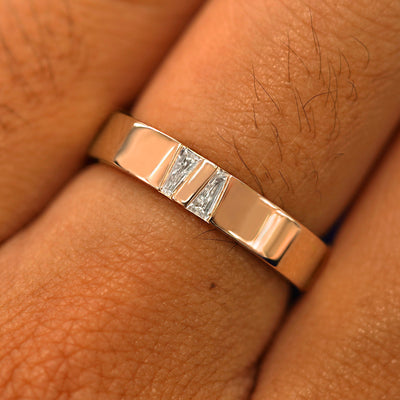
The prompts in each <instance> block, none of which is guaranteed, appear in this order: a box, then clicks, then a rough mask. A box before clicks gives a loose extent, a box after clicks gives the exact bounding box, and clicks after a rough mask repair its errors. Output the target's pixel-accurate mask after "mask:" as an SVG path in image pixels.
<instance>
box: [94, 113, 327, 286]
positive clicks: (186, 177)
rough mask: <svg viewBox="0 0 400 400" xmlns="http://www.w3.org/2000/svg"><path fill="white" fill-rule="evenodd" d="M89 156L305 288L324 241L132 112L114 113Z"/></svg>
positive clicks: (320, 255) (324, 250)
mask: <svg viewBox="0 0 400 400" xmlns="http://www.w3.org/2000/svg"><path fill="white" fill-rule="evenodd" d="M90 155H91V156H92V157H94V158H97V159H98V160H100V161H102V162H105V163H107V164H109V165H112V166H114V167H117V168H119V169H121V170H123V171H124V172H126V173H128V174H130V175H133V176H135V177H136V178H139V179H140V180H142V181H144V182H146V183H147V184H149V185H151V186H152V187H154V188H155V189H157V190H159V191H160V192H162V193H163V194H165V195H167V196H168V197H170V198H171V199H173V200H175V201H177V202H178V203H179V204H181V205H183V206H184V207H186V208H187V209H188V210H189V211H192V212H193V213H195V214H196V215H197V216H199V217H200V218H203V219H204V220H205V221H206V222H209V223H212V224H214V225H215V226H216V227H218V228H219V229H221V230H222V231H223V232H225V233H226V234H227V235H229V236H231V237H232V238H233V239H235V240H236V241H237V242H238V243H240V244H241V245H242V246H244V247H246V248H247V249H248V250H250V251H251V252H252V253H254V254H255V255H257V256H258V257H259V258H261V259H262V260H263V261H264V262H266V264H268V265H269V266H270V267H271V268H273V269H275V270H276V271H278V272H279V273H280V274H281V275H283V276H284V277H285V278H286V279H287V280H289V281H290V282H291V283H293V284H294V285H295V286H297V287H298V288H299V289H300V290H304V289H305V288H306V286H307V284H308V283H309V281H310V279H311V277H312V275H313V273H314V271H315V270H316V268H317V266H318V265H319V264H320V263H321V261H322V259H323V257H324V255H325V253H326V250H327V247H326V245H325V244H324V243H323V242H322V241H321V240H320V239H319V238H318V237H317V236H315V235H314V234H313V233H311V232H310V231H309V230H308V229H307V228H305V227H304V226H303V225H301V224H300V223H299V222H297V221H295V220H294V219H293V218H291V217H290V216H289V215H288V214H287V213H285V212H284V211H283V210H281V209H280V208H279V207H277V206H276V205H275V204H273V203H271V202H269V201H268V200H267V199H265V198H264V197H263V196H261V195H260V194H259V193H257V192H256V191H254V190H253V189H251V188H250V187H249V186H247V185H246V184H244V183H243V182H241V181H240V180H239V179H237V178H235V177H233V176H231V175H230V174H228V173H226V172H225V171H223V170H221V169H220V168H218V167H217V166H216V165H215V164H213V163H212V162H210V161H208V160H206V159H204V158H203V157H201V156H200V155H198V154H196V153H194V152H193V151H191V150H190V149H187V148H185V146H183V145H182V144H181V143H179V142H178V141H177V140H175V139H173V138H171V137H169V136H168V135H166V134H164V133H163V132H160V131H158V130H156V129H154V128H152V127H149V126H147V125H145V124H143V123H141V122H139V121H136V120H135V119H134V118H132V117H130V116H127V115H124V114H121V113H117V114H114V115H113V116H112V117H111V118H110V120H109V121H108V123H107V124H106V125H105V127H104V128H103V130H102V132H101V133H100V135H99V136H98V138H97V139H96V140H95V142H94V143H93V145H92V147H91V149H90ZM183 157H186V159H185V164H183V163H182V162H181V158H183ZM187 165H189V167H187ZM183 166H184V167H183ZM178 167H179V168H178ZM173 168H175V170H174V173H171V170H172V169H173ZM184 168H186V170H185V169H184ZM177 176H178V178H176V177H177ZM174 179H175V181H174ZM177 179H180V180H179V181H176V180H177ZM167 181H168V191H167V190H166V189H165V188H166V182H167ZM171 185H172V187H173V189H172V191H171V190H170V188H171ZM174 185H175V186H174ZM213 196H214V197H213Z"/></svg>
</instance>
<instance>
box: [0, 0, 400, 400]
mask: <svg viewBox="0 0 400 400" xmlns="http://www.w3.org/2000/svg"><path fill="white" fill-rule="evenodd" d="M189 3H190V4H189ZM26 4H29V3H28V2H22V1H20V2H17V1H13V2H12V1H11V0H7V1H5V2H3V3H1V6H0V7H1V8H4V10H3V9H2V10H1V12H0V16H1V17H0V18H1V20H2V21H3V22H2V23H3V24H13V23H14V24H15V8H18V10H19V18H21V19H22V20H23V21H26V23H25V24H24V25H23V26H27V28H26V29H30V27H31V29H33V30H35V29H38V26H37V19H35V18H36V16H35V15H36V14H32V10H28V9H27V8H26V7H27V6H26ZM32 4H35V5H36V7H40V5H41V4H44V3H43V2H39V1H38V0H37V1H36V2H35V1H32ZM55 4H57V6H55ZM59 4H61V2H59V3H55V2H51V3H50V2H49V3H48V5H47V7H46V8H45V9H44V8H43V10H42V11H43V12H42V13H41V14H40V15H41V17H40V18H41V20H42V22H41V24H40V26H41V27H42V28H41V29H43V32H49V31H51V29H50V28H49V26H51V27H52V29H60V32H61V30H62V29H63V28H62V23H61V22H60V23H58V22H59V21H62V19H63V18H64V21H65V18H66V17H65V15H66V14H65V12H61V11H62V10H61V6H60V5H59ZM63 4H64V5H65V4H67V5H69V12H70V14H68V15H70V17H69V19H67V21H69V25H68V24H67V26H71V21H73V24H72V26H73V27H74V29H75V30H76V31H74V32H80V33H79V35H80V36H79V37H80V38H82V40H79V41H78V42H79V43H83V44H82V47H79V48H77V47H76V46H77V41H73V40H72V39H71V34H67V33H65V32H64V31H63V33H60V35H59V36H58V40H59V45H57V46H54V43H53V42H51V41H50V42H49V43H47V45H46V46H44V44H43V43H44V42H43V41H41V39H38V37H37V38H36V39H37V40H36V41H34V43H35V46H33V47H27V46H28V45H27V44H26V43H27V40H26V38H25V39H24V35H23V34H22V33H21V32H19V34H18V35H19V36H20V39H19V40H17V39H16V38H14V37H10V35H17V33H15V32H18V31H15V30H14V31H12V30H3V31H2V34H3V37H4V38H5V39H7V40H6V41H5V43H8V45H7V46H6V49H9V50H10V52H9V53H11V54H18V55H19V57H22V56H23V54H25V53H29V52H30V51H31V52H33V49H36V48H37V49H39V50H37V51H38V52H39V53H37V57H38V60H39V61H40V63H39V61H38V63H39V64H36V65H37V68H36V69H35V68H33V67H32V68H31V67H29V65H30V64H29V63H21V62H19V63H16V62H14V64H11V62H12V60H11V59H7V57H5V58H3V59H2V61H1V65H0V81H1V82H2V87H5V89H4V90H3V92H2V96H3V97H2V104H4V106H3V107H1V108H0V109H1V110H2V113H3V111H4V115H3V118H2V121H4V123H3V124H2V125H1V133H0V135H1V136H0V138H1V142H0V144H1V149H2V151H1V153H0V157H1V158H0V163H1V169H2V171H3V173H2V175H1V180H2V181H1V185H0V188H1V189H0V190H1V191H2V193H1V194H2V196H0V198H1V202H2V203H1V204H2V206H1V207H0V218H1V220H2V221H4V222H2V224H1V227H2V228H1V229H2V233H1V235H2V239H3V240H4V239H6V238H8V240H7V241H5V242H4V243H3V245H2V247H1V249H0V304H1V313H0V394H1V395H0V397H1V398H4V399H17V398H24V399H45V400H47V399H65V398H70V399H107V400H108V399H121V398H125V399H131V398H132V399H229V400H230V399H248V398H252V399H256V400H258V399H265V398H268V399H269V398H271V399H285V400H286V399H299V398H300V399H359V398H360V399H364V398H365V399H383V398H385V397H384V395H386V396H387V397H386V398H389V399H394V398H396V397H399V396H400V385H399V383H398V380H397V379H396V376H398V375H399V374H400V360H399V357H400V349H399V347H398V343H399V340H398V333H397V332H398V331H399V324H400V322H399V320H400V316H399V313H398V310H399V305H400V304H399V303H400V293H399V289H398V287H399V285H398V282H399V274H398V267H399V260H398V258H399V257H398V254H396V251H397V250H396V251H394V250H393V249H397V247H396V246H397V243H398V226H399V223H400V221H398V219H399V218H398V215H399V213H398V210H399V207H398V204H399V196H400V193H399V188H398V187H397V186H398V185H397V182H398V181H399V178H400V177H399V168H398V159H399V154H398V153H399V144H398V143H395V142H391V144H390V146H389V147H391V148H393V149H391V151H390V154H389V155H387V156H385V158H384V161H383V162H382V165H381V166H380V167H379V170H378V172H376V173H375V174H374V178H373V180H372V182H371V183H369V184H368V187H367V189H366V191H365V190H364V191H362V192H361V193H359V187H360V184H361V182H362V181H363V180H364V179H365V178H367V177H369V176H370V174H369V172H370V170H371V167H372V166H373V165H374V161H375V160H376V159H377V157H378V156H379V155H380V154H381V153H382V151H383V148H384V145H385V143H387V142H388V140H389V138H390V135H391V133H392V132H393V129H394V127H395V126H396V123H397V122H398V118H399V109H400V96H399V93H400V60H399V56H398V53H399V40H398V37H399V34H400V5H399V3H398V2H397V1H390V0H384V1H379V2H373V3H372V2H371V1H367V0H357V1H344V0H341V1H335V2H327V1H321V0H318V1H317V0H315V1H314V0H310V1H308V2H305V1H297V0H295V1H286V0H254V1H252V2H249V1H244V0H212V1H209V2H208V3H207V5H206V6H204V8H203V9H202V10H201V11H200V12H199V13H198V14H197V16H196V18H195V19H193V20H192V21H191V22H189V18H190V15H192V13H193V12H194V11H195V9H196V7H198V6H199V1H198V2H195V1H193V2H190V1H185V2H184V4H185V6H184V7H183V2H179V1H168V2H162V1H151V2H146V1H133V0H131V1H128V0H126V1H122V0H121V1H111V0H102V1H101V2H99V1H98V2H96V4H95V2H92V1H89V0H74V1H72V0H71V1H70V2H69V3H67V2H65V3H63ZM10 5H12V6H13V7H14V8H13V7H9V6H10ZM57 7H60V8H57ZM103 7H104V8H103ZM56 8H57V10H56ZM141 13H142V14H141ZM377 16H379V18H377ZM132 18H134V19H135V18H136V19H137V21H136V22H137V23H138V24H139V25H140V24H142V25H140V26H138V25H137V24H135V23H134V22H132ZM12 21H14V22H12ZM178 21H179V24H178ZM35 24H36V25H35ZM49 24H50V25H49ZM154 24H156V26H157V28H154ZM185 24H188V25H187V28H186V30H185V33H184V34H183V35H182V36H181V37H180V38H179V40H177V41H176V42H175V43H176V44H175V46H174V48H173V50H171V51H170V52H169V54H168V57H167V59H166V61H165V62H163V63H162V64H161V65H160V66H159V69H158V71H157V73H156V74H155V75H154V76H153V77H152V79H151V80H150V81H149V82H148V84H147V85H146V88H145V89H144V91H143V93H142V95H141V96H140V98H139V99H138V101H137V102H136V104H135V106H134V114H135V116H136V117H137V118H139V119H142V120H144V121H145V122H148V123H149V124H152V125H154V126H156V127H158V128H160V129H163V130H165V131H167V132H168V133H170V134H171V135H173V136H175V137H176V138H177V139H179V140H181V141H182V142H184V143H185V144H187V145H189V146H191V147H192V148H194V149H195V150H197V151H198V152H199V153H201V154H203V155H204V156H206V157H208V158H210V159H211V160H213V161H215V162H216V163H218V164H220V165H221V166H222V167H224V168H225V169H227V170H228V171H230V172H231V173H233V174H235V175H236V176H238V177H239V178H241V179H242V180H243V181H245V182H246V183H248V184H249V185H250V186H252V187H253V188H255V189H256V190H258V191H260V192H263V193H264V194H265V195H266V197H268V198H269V199H271V200H273V201H275V202H276V203H277V204H279V205H280V206H282V207H284V208H285V210H287V211H288V212H290V213H291V214H292V215H293V216H294V217H296V218H298V219H299V220H300V221H301V222H303V223H305V224H306V225H307V226H308V227H309V228H311V229H312V230H314V231H315V232H316V233H318V234H322V233H324V232H326V231H327V230H328V229H329V227H330V226H331V225H332V223H333V222H334V221H335V220H336V219H337V218H338V217H339V216H340V214H341V213H342V212H343V211H344V210H345V209H346V207H347V206H348V205H349V204H350V202H351V201H352V199H353V198H354V196H355V195H356V194H359V195H358V198H357V201H356V203H355V205H354V207H353V208H352V209H351V211H350V213H349V215H348V216H347V217H346V222H345V224H344V226H343V228H342V229H341V232H340V235H339V238H338V240H337V243H335V244H334V246H333V249H332V257H331V259H330V261H329V262H328V264H327V265H326V267H325V269H324V271H323V272H322V274H321V275H320V276H319V278H318V279H317V281H316V282H315V284H314V286H313V287H312V288H311V290H310V292H309V293H308V294H307V295H305V296H304V297H303V298H302V299H301V301H300V302H299V304H297V305H296V306H295V307H294V309H293V310H291V311H290V310H289V309H288V307H287V306H288V302H289V298H290V291H291V289H290V287H289V285H288V284H287V283H286V282H284V281H283V280H282V279H281V278H280V277H279V276H278V275H277V274H274V273H272V272H271V271H269V270H266V269H265V268H264V267H263V265H262V263H261V262H260V261H259V260H257V259H255V258H254V257H253V256H251V255H250V254H249V253H247V252H246V251H245V250H243V249H241V248H239V247H237V246H233V243H232V242H231V241H229V240H227V239H226V237H224V236H223V235H222V234H220V233H218V232H215V231H212V230H211V231H210V226H208V225H206V224H204V223H203V222H202V221H200V220H198V219H196V218H195V217H194V216H192V215H190V214H189V213H186V212H185V211H184V210H182V209H181V208H180V207H179V206H177V205H174V204H171V202H169V201H168V200H167V199H165V198H163V197H162V196H160V195H159V194H158V193H156V192H155V191H153V190H152V189H151V188H149V187H147V186H145V185H144V184H142V183H140V182H138V181H135V180H133V179H132V178H129V177H127V176H125V175H123V174H121V173H119V172H117V171H115V170H112V169H111V168H110V167H107V166H103V165H94V166H91V167H89V168H84V169H82V170H79V172H77V173H76V174H75V175H74V176H73V178H72V179H71V181H70V182H69V183H68V184H67V185H65V180H66V179H67V178H68V177H70V176H71V174H72V173H73V171H74V170H77V169H78V168H79V165H80V164H79V162H80V160H81V159H82V157H83V154H84V153H85V150H86V146H87V144H88V143H89V142H90V140H91V139H92V137H93V136H94V134H95V133H96V128H97V127H98V125H99V124H100V123H101V121H103V120H104V119H105V118H106V116H107V114H108V112H109V111H110V110H111V109H112V108H114V107H116V106H117V105H118V104H122V103H124V102H126V101H128V100H129V98H134V97H135V95H136V94H137V93H138V90H139V88H141V87H142V86H143V85H144V84H145V82H146V80H147V79H148V77H149V75H150V73H151V71H153V70H154V69H155V68H156V66H157V64H158V63H159V61H160V58H161V57H162V55H163V54H165V52H166V51H167V49H168V48H169V47H170V46H171V45H172V42H173V40H174V38H175V37H176V36H177V34H178V31H179V30H180V29H182V27H183V26H184V25H185ZM34 26H36V28H34ZM46 27H47V28H46ZM178 27H179V29H178ZM153 28H154V31H153ZM67 32H69V31H68V30H67ZM45 36H46V35H45ZM31 37H32V38H35V36H34V35H33V34H32V35H30V36H29V38H31ZM160 38H161V39H160ZM160 40H161V42H162V43H160V42H159V41H160ZM0 43H1V42H0ZM29 43H31V42H29ZM86 43H87V44H86ZM94 44H95V45H96V46H99V47H98V48H96V49H97V51H94V49H93V46H92V45H94ZM31 46H32V43H31ZM41 46H42V47H41ZM3 48H4V40H3ZM68 48H71V51H72V53H73V54H77V55H76V57H78V55H79V57H81V58H82V59H83V60H85V61H84V62H82V64H81V65H79V68H78V67H77V65H78V64H77V63H75V62H71V58H70V57H69V56H68V57H67V56H65V55H61V53H60V52H61V50H60V49H68ZM79 49H80V50H79ZM35 54H36V53H35ZM63 54H64V53H63ZM137 54H141V56H140V57H138V56H137ZM46 57H49V58H47V59H50V60H53V58H54V59H55V60H56V64H55V66H54V68H55V69H54V71H57V73H55V75H54V76H55V77H56V78H55V79H56V83H57V85H56V86H57V88H62V89H61V94H59V95H58V94H57V93H58V92H56V91H55V90H56V89H55V88H54V87H53V86H52V85H53V84H50V83H48V82H51V75H45V73H47V74H51V72H49V71H50V70H49V69H48V68H49V64H46V62H45V61H42V60H45V59H46ZM32 63H33V62H32ZM42 64H43V65H42ZM40 65H42V67H41V68H42V69H43V71H44V72H43V75H40V74H42V72H40V71H41V69H40V68H39V66H40ZM10 74H11V75H10ZM12 74H14V75H12ZM12 76H14V78H13V79H11V78H12ZM38 77H40V79H39V78H38ZM22 78H23V80H24V81H25V82H31V80H32V81H33V83H32V85H28V86H27V85H24V84H22V82H23V81H21V79H22ZM28 89H30V90H32V91H33V92H34V93H36V96H37V98H38V100H37V101H33V100H30V99H31V97H30V96H28V93H26V90H28ZM57 99H60V102H61V103H59V104H57V102H56V100H57ZM7 107H8V108H7ZM19 115H22V116H23V118H24V119H26V120H28V121H29V122H28V123H29V124H32V125H30V126H31V128H30V129H26V125H25V124H23V123H22V121H23V120H21V119H20V118H19ZM58 128H59V129H58ZM17 145H18V147H17ZM3 149H4V151H3ZM24 163H27V165H26V166H24V167H21V166H23V165H25V164H24ZM62 186H64V188H63V189H62V190H61V191H58V194H57V196H56V198H55V199H53V200H52V201H51V202H49V203H48V204H47V205H46V207H45V209H44V210H43V212H42V213H41V214H40V215H39V216H38V217H37V218H35V219H32V216H33V215H35V214H36V213H37V212H38V210H40V209H42V208H43V207H44V205H45V203H46V202H48V201H49V198H50V197H51V195H52V194H54V193H55V192H57V190H58V189H59V188H60V187H62ZM27 222H30V223H29V225H26V226H25V227H23V225H24V224H26V223H27ZM18 229H20V230H19V231H18V233H15V232H16V230H18ZM13 233H14V235H13ZM288 314H290V316H289V317H288V319H287V322H286V323H285V324H284V326H283V327H281V321H282V320H283V318H284V317H285V316H286V315H288ZM278 328H281V329H279V330H278ZM274 334H275V335H276V336H275V338H276V339H275V340H274V341H273V342H272V343H271V339H272V337H273V335H274ZM266 348H267V349H268V351H267V352H266V354H264V353H265V349H266ZM261 365H262V368H261V369H260V366H261Z"/></svg>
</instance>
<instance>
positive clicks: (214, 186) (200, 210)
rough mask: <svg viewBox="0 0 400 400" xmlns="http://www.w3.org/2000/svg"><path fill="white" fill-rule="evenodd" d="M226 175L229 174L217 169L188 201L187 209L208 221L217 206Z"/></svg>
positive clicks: (226, 178)
mask: <svg viewBox="0 0 400 400" xmlns="http://www.w3.org/2000/svg"><path fill="white" fill-rule="evenodd" d="M228 177H229V174H227V173H226V172H225V171H223V170H222V169H218V170H217V172H216V173H215V174H214V175H213V176H212V177H211V178H210V180H209V181H208V182H207V184H206V185H205V186H204V188H203V189H202V190H201V191H200V192H199V193H198V194H197V196H196V197H195V198H194V199H193V200H192V201H191V202H190V203H189V205H188V206H187V209H188V210H189V211H191V212H192V213H193V214H195V215H197V216H198V217H200V218H201V219H203V220H204V221H206V222H208V221H209V220H210V218H211V216H212V214H213V212H214V209H215V207H216V206H217V202H218V200H219V199H220V197H221V194H222V191H223V190H224V188H225V184H226V182H227V180H228Z"/></svg>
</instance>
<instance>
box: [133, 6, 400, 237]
mask: <svg viewBox="0 0 400 400" xmlns="http://www.w3.org/2000/svg"><path fill="white" fill-rule="evenodd" d="M277 3H279V4H277ZM364 3H365V4H369V3H368V2H365V1H363V0H359V1H356V2H354V3H352V4H349V3H348V2H346V1H342V2H341V3H340V4H338V8H337V9H335V10H334V9H332V8H331V7H330V6H329V4H327V3H324V2H322V3H321V2H318V1H313V2H311V3H310V5H309V6H306V5H305V4H304V2H302V1H295V2H293V1H290V2H289V1H283V2H276V1H267V2H263V1H259V2H256V4H254V2H252V3H249V2H245V1H239V2H232V1H228V0H225V1H224V0H222V1H217V2H216V3H215V5H214V10H216V11H214V10H213V11H210V12H209V15H208V18H207V19H204V20H203V22H202V23H199V24H198V27H197V28H195V29H193V30H192V32H191V34H190V35H186V40H183V41H182V42H181V44H180V46H179V47H178V48H177V49H176V51H175V53H174V54H173V55H172V56H171V57H170V58H169V60H168V62H167V63H166V64H165V65H164V67H163V69H162V70H161V71H160V72H159V74H158V75H157V77H156V79H153V81H152V84H151V85H150V87H149V88H148V89H147V90H146V92H145V94H144V97H143V98H142V100H141V102H140V104H139V105H138V107H137V108H136V109H135V110H134V115H135V116H136V117H137V118H138V119H141V120H144V121H151V123H152V124H153V125H155V126H158V127H159V128H160V129H161V130H163V129H164V130H165V131H167V132H173V134H174V135H175V137H177V139H179V140H181V141H182V142H183V143H186V144H188V145H189V146H192V147H193V148H195V149H199V150H201V151H202V152H203V154H205V155H206V156H208V157H209V158H210V159H211V160H214V161H216V162H218V163H219V164H220V165H221V166H222V167H225V168H226V169H227V170H228V171H229V170H230V171H233V172H234V173H235V174H236V175H237V176H238V177H239V178H241V179H242V180H244V181H246V182H247V183H249V184H250V185H251V186H252V187H253V188H254V189H255V190H257V191H259V192H264V193H265V195H266V197H267V198H269V199H270V200H271V201H273V202H276V203H278V204H279V205H281V206H282V207H283V208H284V209H285V210H287V211H289V212H291V213H292V214H293V215H294V216H295V217H298V218H300V219H301V220H302V221H303V222H304V223H305V225H306V226H308V227H310V228H312V229H314V230H316V231H317V232H320V233H321V232H323V231H325V230H326V229H327V228H328V227H329V226H330V225H331V224H332V222H333V221H334V220H335V219H336V218H337V216H338V214H339V213H340V212H341V211H342V210H343V208H344V207H345V205H346V204H347V202H348V201H349V198H350V197H351V196H352V195H353V194H354V192H355V191H356V190H357V187H358V185H359V183H360V181H362V179H363V177H364V176H365V173H366V171H367V170H368V169H369V167H370V166H371V163H372V162H373V160H374V159H375V157H376V155H377V154H378V153H379V149H380V148H381V147H382V144H383V143H384V142H385V140H386V139H387V137H388V135H389V133H390V132H391V131H392V129H393V128H394V126H395V124H396V121H397V120H398V118H399V109H400V97H399V96H392V95H391V94H392V93H399V92H400V82H399V81H400V80H399V75H400V74H399V71H400V69H399V58H398V57H397V55H396V54H397V50H398V49H399V46H398V40H397V38H398V30H399V23H398V21H399V19H398V18H397V17H398V16H399V15H400V11H399V6H398V4H397V3H396V4H394V3H393V2H391V3H390V4H389V3H388V4H386V3H385V5H383V4H382V7H383V8H382V10H381V9H379V11H378V13H379V15H380V18H379V20H378V21H377V22H376V23H375V24H371V23H370V18H372V17H371V12H372V9H371V8H370V7H364V5H365V4H364ZM379 7H380V6H379ZM221 15H225V18H224V21H225V22H224V23H220V21H221ZM244 16H245V17H244ZM243 23H245V24H246V28H247V29H246V30H244V31H242V29H237V27H238V26H239V25H240V26H243ZM205 31H207V32H210V33H209V35H207V36H206V35H205V33H204V32H205ZM216 38H218V39H217V40H216ZM171 99H179V101H176V100H175V101H171ZM171 115H172V116H175V117H174V118H171Z"/></svg>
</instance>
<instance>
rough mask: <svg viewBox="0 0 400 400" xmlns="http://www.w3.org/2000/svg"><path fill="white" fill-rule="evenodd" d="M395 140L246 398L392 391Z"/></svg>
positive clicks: (365, 395) (398, 301)
mask: <svg viewBox="0 0 400 400" xmlns="http://www.w3.org/2000/svg"><path fill="white" fill-rule="evenodd" d="M399 157H400V140H399V138H397V140H396V143H394V144H393V148H392V149H391V151H390V154H389V155H388V157H387V159H386V160H385V162H384V163H383V165H382V166H381V168H380V169H379V171H378V173H377V174H376V175H375V177H374V179H373V181H372V182H371V183H370V184H369V185H368V188H367V189H366V191H365V192H364V193H363V194H362V196H361V198H360V200H359V201H358V203H357V204H356V207H355V209H354V210H353V211H352V212H351V214H350V215H349V218H348V221H347V222H346V224H345V225H344V226H343V228H342V230H341V233H340V235H339V238H338V240H337V243H336V244H335V247H334V250H333V253H332V257H331V259H330V261H329V263H328V265H327V266H326V268H325V269H324V271H323V273H322V274H321V276H320V278H319V280H318V284H316V285H315V287H314V288H313V289H312V291H310V293H309V294H308V295H307V296H306V297H305V298H304V299H303V300H302V302H301V303H300V304H299V306H298V307H296V309H295V310H294V312H293V313H292V315H291V317H290V319H289V321H288V323H287V324H286V326H285V327H284V329H283V330H282V332H281V334H280V336H279V339H278V341H277V343H276V345H275V346H274V347H273V349H272V352H271V354H270V355H269V356H268V357H267V359H266V362H265V365H264V367H263V369H262V373H261V375H260V379H259V384H258V388H257V390H256V392H255V396H254V399H255V400H257V399H266V398H267V399H298V398H307V399H321V398H323V399H327V400H330V399H337V398H340V399H343V400H347V399H365V400H368V399H384V398H390V399H397V398H399V397H400V383H399V379H398V377H399V375H400V363H399V361H400V340H399V332H400V314H399V310H400V285H399V283H400V274H399V266H400V264H399V260H400V249H399V246H398V243H399V229H398V228H399V226H400V213H399V204H400V186H399V185H398V184H397V182H399V179H400V169H399Z"/></svg>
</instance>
